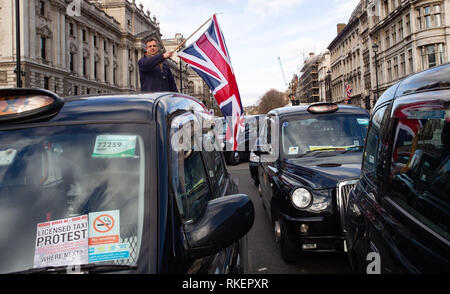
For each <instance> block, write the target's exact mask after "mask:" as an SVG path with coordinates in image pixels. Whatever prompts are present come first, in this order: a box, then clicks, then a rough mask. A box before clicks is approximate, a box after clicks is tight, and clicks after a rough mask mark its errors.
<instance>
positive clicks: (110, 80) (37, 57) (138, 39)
mask: <svg viewBox="0 0 450 294" xmlns="http://www.w3.org/2000/svg"><path fill="white" fill-rule="evenodd" d="M73 2H74V1H72V0H27V1H20V28H21V30H20V35H21V53H20V56H21V69H22V71H23V77H22V82H23V87H40V88H46V89H49V90H51V91H54V92H56V93H57V94H59V95H61V96H68V95H79V94H94V93H111V92H120V91H138V90H139V89H140V84H139V70H138V67H137V62H138V60H139V58H141V57H142V56H143V53H144V50H145V44H144V42H145V40H146V39H147V38H149V37H151V36H152V37H155V38H156V39H158V40H161V33H160V30H159V23H158V22H157V20H156V18H155V17H151V16H150V12H149V11H148V10H147V11H146V12H144V10H143V5H142V4H140V5H139V7H138V6H137V5H136V3H135V1H134V0H133V1H131V2H130V1H127V0H100V1H87V0H81V1H80V2H81V5H80V7H79V8H80V9H79V11H78V12H79V14H78V13H77V14H75V15H74V13H71V12H70V11H68V7H69V6H70V5H71V4H72V3H73ZM0 26H1V27H2V28H3V29H2V32H1V33H0V87H3V88H5V87H16V75H15V73H14V70H15V68H16V57H15V56H16V46H15V44H16V40H15V38H16V33H15V32H16V30H15V28H16V24H15V6H14V1H11V0H0ZM160 44H161V45H160V46H161V48H160V49H161V50H162V51H164V48H163V47H162V43H161V42H160ZM171 67H172V70H173V72H175V70H177V68H176V64H175V63H171Z"/></svg>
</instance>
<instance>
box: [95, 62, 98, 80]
mask: <svg viewBox="0 0 450 294" xmlns="http://www.w3.org/2000/svg"><path fill="white" fill-rule="evenodd" d="M97 67H98V62H97V61H94V79H97Z"/></svg>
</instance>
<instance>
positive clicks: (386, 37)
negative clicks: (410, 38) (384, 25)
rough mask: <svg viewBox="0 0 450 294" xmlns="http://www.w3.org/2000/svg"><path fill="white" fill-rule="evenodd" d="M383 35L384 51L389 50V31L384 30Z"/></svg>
mask: <svg viewBox="0 0 450 294" xmlns="http://www.w3.org/2000/svg"><path fill="white" fill-rule="evenodd" d="M384 34H385V41H386V46H385V47H386V49H388V48H389V46H391V41H390V39H389V30H386V31H385V32H384Z"/></svg>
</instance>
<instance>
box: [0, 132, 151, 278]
mask: <svg viewBox="0 0 450 294" xmlns="http://www.w3.org/2000/svg"><path fill="white" fill-rule="evenodd" d="M148 132H149V131H148V129H147V127H144V126H142V125H120V124H117V125H79V126H65V127H61V126H58V127H39V128H29V129H25V130H11V131H0V226H1V227H2V228H3V229H2V233H1V235H0V260H1V262H0V273H5V272H14V271H20V270H26V269H29V268H33V267H42V266H43V265H45V264H46V262H50V260H46V259H45V255H39V256H40V257H38V262H37V263H36V259H35V250H36V246H37V245H36V240H37V238H38V231H37V228H38V224H42V223H44V224H46V223H47V222H49V221H52V222H53V221H60V220H63V219H67V218H73V217H78V216H86V215H90V214H91V213H102V212H106V211H115V212H114V213H115V214H116V215H117V216H118V219H116V221H117V222H116V224H117V225H118V226H117V227H116V228H118V230H119V231H118V235H116V236H117V239H116V241H114V242H117V244H119V243H120V244H124V243H126V244H128V246H129V258H126V259H121V260H120V261H119V260H116V261H113V260H108V259H106V262H110V263H120V264H135V263H136V262H137V258H138V256H139V250H140V246H141V237H142V227H143V222H144V220H143V218H144V213H143V211H144V204H143V203H144V191H145V189H144V187H145V181H146V178H147V177H146V175H145V156H144V155H145V154H144V152H143V150H146V149H145V144H144V142H145V141H144V140H145V138H146V137H145V136H147V134H148ZM50 228H51V227H50ZM92 231H94V230H92ZM92 231H91V230H89V231H88V234H89V235H90V234H91V232H92ZM72 233H73V232H72ZM41 236H43V235H41ZM48 236H51V237H52V239H51V240H53V241H54V242H55V244H50V241H48V240H47V239H46V242H47V241H48V243H47V245H48V246H50V245H51V246H53V245H54V246H53V247H52V248H47V247H43V249H42V250H47V249H48V250H50V249H51V250H54V251H58V250H62V249H61V248H62V247H59V246H60V245H61V246H63V245H64V246H65V244H64V243H61V242H62V241H61V239H55V238H63V235H58V234H56V233H55V234H52V235H46V237H48ZM55 236H56V237H55ZM58 236H59V237H58ZM68 236H69V235H67V237H68ZM12 240H13V241H12ZM55 240H56V241H55ZM53 241H52V242H53ZM58 241H61V242H58ZM66 245H67V244H66ZM90 249H91V247H90V248H89V250H90ZM41 257H42V258H43V259H42V260H41ZM95 262H96V261H95ZM89 263H91V259H89ZM36 264H39V265H40V266H37V265H36ZM52 265H54V264H52ZM60 265H62V266H64V265H67V264H64V262H62V264H60Z"/></svg>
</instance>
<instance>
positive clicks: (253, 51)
mask: <svg viewBox="0 0 450 294" xmlns="http://www.w3.org/2000/svg"><path fill="white" fill-rule="evenodd" d="M141 1H142V3H143V4H144V11H146V10H147V9H148V10H150V13H151V15H152V17H153V16H156V18H157V20H158V21H159V22H160V29H161V33H162V34H163V36H162V38H173V37H174V36H175V33H181V34H183V36H184V37H188V36H189V35H191V34H192V33H193V32H194V31H195V30H196V29H197V28H198V27H199V26H200V25H201V24H203V23H204V22H205V21H206V20H207V19H208V18H209V17H211V16H212V14H213V13H221V14H219V15H218V16H217V19H218V22H219V25H220V27H221V29H222V32H223V34H224V37H225V41H226V43H227V47H228V51H229V53H230V56H231V63H232V65H233V69H234V72H235V75H236V80H237V84H238V87H239V92H240V94H241V99H242V103H243V105H244V106H250V105H255V104H256V103H257V101H258V99H259V98H261V97H262V96H263V95H264V93H265V92H266V91H268V90H270V89H271V88H274V89H277V90H279V91H285V90H286V86H285V83H284V80H283V76H282V73H281V69H280V65H279V62H278V57H280V58H281V61H282V64H283V69H284V72H285V76H286V80H287V82H288V83H289V81H290V80H291V79H292V76H293V75H294V74H295V73H298V71H299V69H300V67H301V65H302V64H303V58H304V56H305V57H307V56H308V54H309V53H310V52H314V53H316V54H319V53H321V52H324V51H325V50H326V48H327V46H328V45H329V44H330V43H331V41H332V40H333V39H334V38H335V37H336V24H337V23H347V21H348V19H349V18H350V15H351V13H352V12H353V10H354V9H355V8H356V5H357V4H358V2H359V0H141ZM137 2H138V3H140V1H137ZM204 29H206V26H205V27H204ZM204 29H202V30H201V31H199V33H198V34H196V35H195V36H194V37H193V38H192V39H190V40H189V41H188V42H187V44H188V45H189V44H190V43H191V42H193V41H195V40H196V39H197V38H198V36H199V35H200V34H201V33H202V32H203V31H204Z"/></svg>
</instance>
